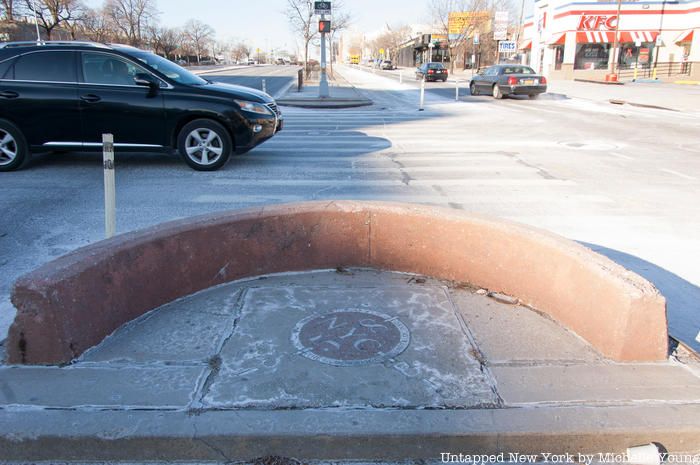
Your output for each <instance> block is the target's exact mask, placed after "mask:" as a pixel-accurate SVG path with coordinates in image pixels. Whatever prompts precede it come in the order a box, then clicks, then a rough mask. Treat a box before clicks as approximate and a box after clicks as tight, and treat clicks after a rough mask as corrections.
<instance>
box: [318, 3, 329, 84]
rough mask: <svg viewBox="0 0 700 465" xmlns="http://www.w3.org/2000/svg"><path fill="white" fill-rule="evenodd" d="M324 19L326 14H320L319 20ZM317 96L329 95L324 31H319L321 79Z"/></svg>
mask: <svg viewBox="0 0 700 465" xmlns="http://www.w3.org/2000/svg"><path fill="white" fill-rule="evenodd" d="M325 20H326V15H321V21H325ZM318 96H319V97H320V98H325V97H330V92H329V91H328V75H327V74H326V33H325V32H321V80H320V81H319V83H318Z"/></svg>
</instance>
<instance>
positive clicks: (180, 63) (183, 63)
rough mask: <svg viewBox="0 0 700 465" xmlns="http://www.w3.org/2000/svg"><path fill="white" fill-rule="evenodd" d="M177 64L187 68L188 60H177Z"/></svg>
mask: <svg viewBox="0 0 700 465" xmlns="http://www.w3.org/2000/svg"><path fill="white" fill-rule="evenodd" d="M176 63H177V64H178V65H180V66H185V65H186V64H187V60H177V62H176Z"/></svg>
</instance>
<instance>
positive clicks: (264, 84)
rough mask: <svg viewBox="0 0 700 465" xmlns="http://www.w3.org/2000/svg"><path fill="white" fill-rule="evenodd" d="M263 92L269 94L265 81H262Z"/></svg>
mask: <svg viewBox="0 0 700 465" xmlns="http://www.w3.org/2000/svg"><path fill="white" fill-rule="evenodd" d="M262 91H263V92H265V93H267V83H266V82H265V79H263V80H262Z"/></svg>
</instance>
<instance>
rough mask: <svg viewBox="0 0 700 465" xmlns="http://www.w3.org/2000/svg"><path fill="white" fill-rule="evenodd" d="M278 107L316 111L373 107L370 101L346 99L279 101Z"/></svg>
mask: <svg viewBox="0 0 700 465" xmlns="http://www.w3.org/2000/svg"><path fill="white" fill-rule="evenodd" d="M277 104H278V105H282V106H285V107H296V108H318V109H342V108H357V107H367V106H370V105H373V104H374V102H373V101H371V100H348V99H333V98H328V99H323V100H321V99H306V100H304V99H279V100H277Z"/></svg>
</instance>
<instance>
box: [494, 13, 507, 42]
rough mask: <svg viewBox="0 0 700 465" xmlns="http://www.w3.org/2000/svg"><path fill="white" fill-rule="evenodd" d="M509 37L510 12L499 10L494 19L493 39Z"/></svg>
mask: <svg viewBox="0 0 700 465" xmlns="http://www.w3.org/2000/svg"><path fill="white" fill-rule="evenodd" d="M507 38H508V12H507V11H497V12H496V14H495V15H494V21H493V40H506V39H507Z"/></svg>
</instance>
